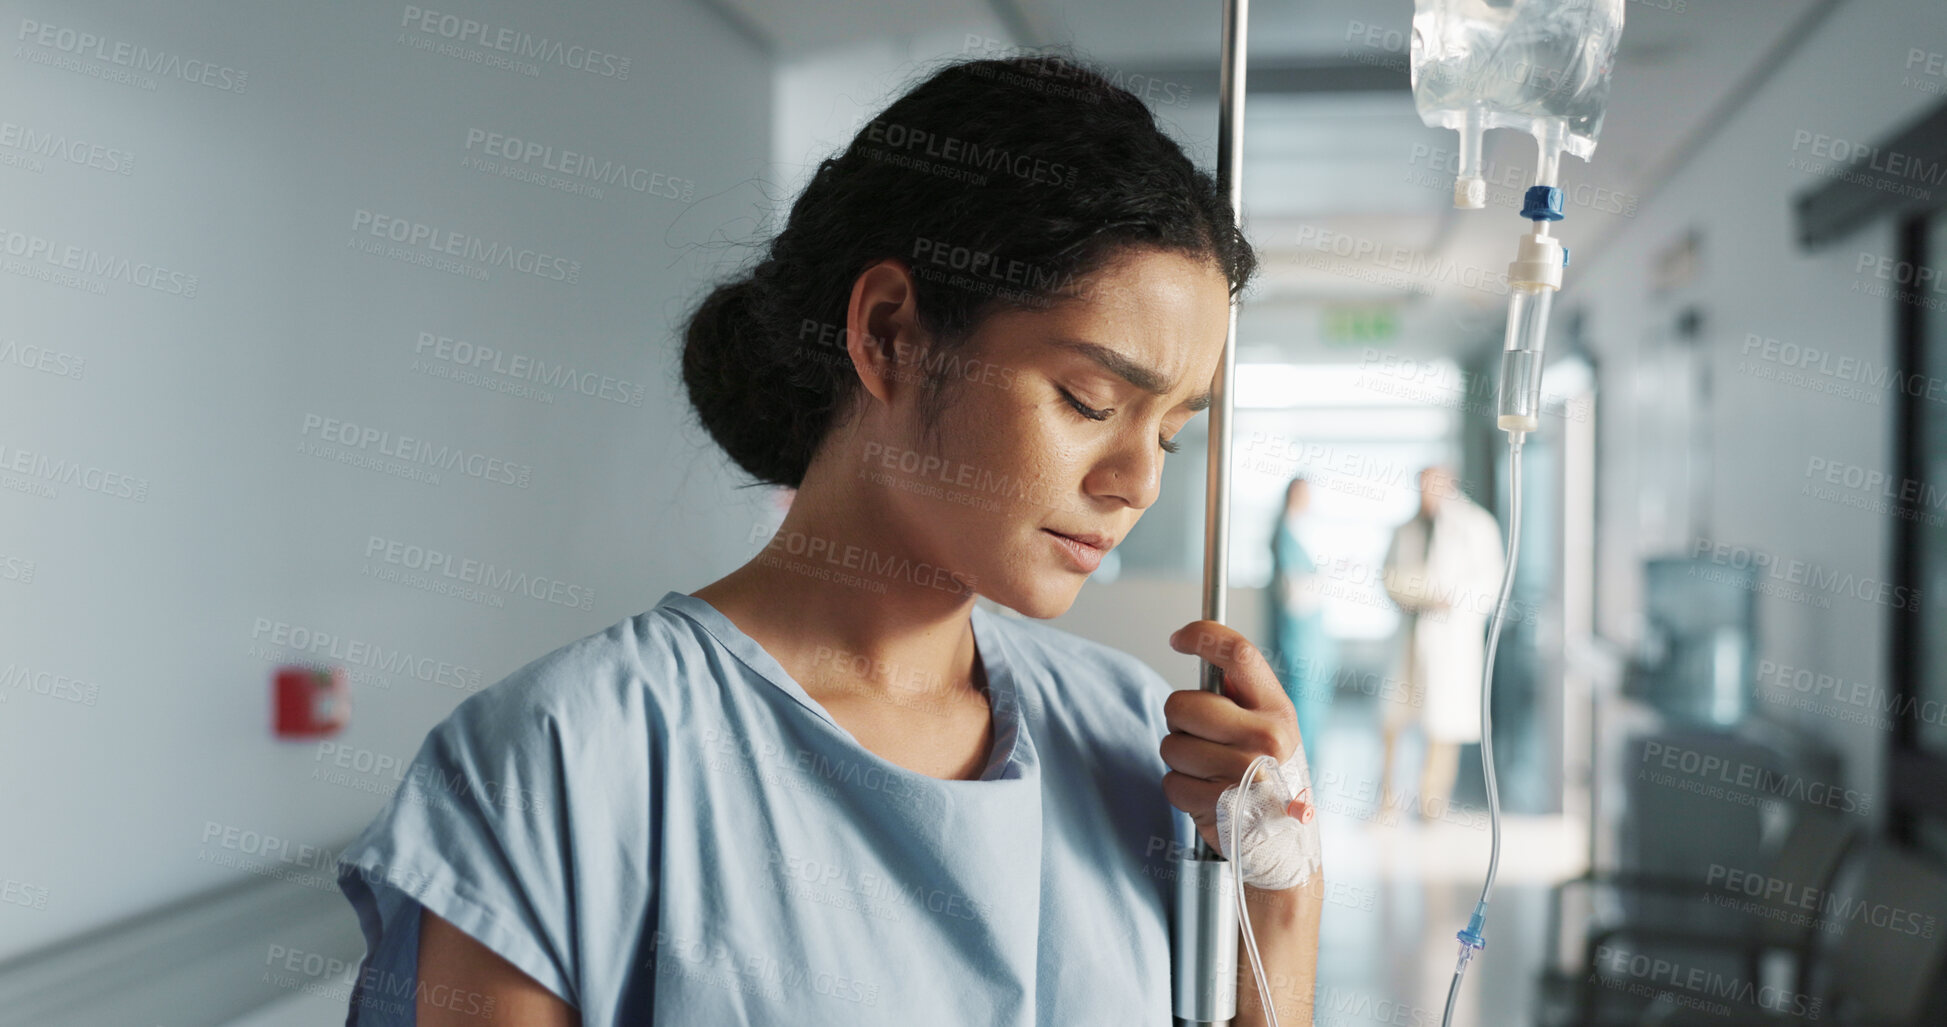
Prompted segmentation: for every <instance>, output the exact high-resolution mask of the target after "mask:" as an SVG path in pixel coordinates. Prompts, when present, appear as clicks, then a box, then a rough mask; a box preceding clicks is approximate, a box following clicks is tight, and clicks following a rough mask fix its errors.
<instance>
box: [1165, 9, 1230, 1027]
mask: <svg viewBox="0 0 1947 1027" xmlns="http://www.w3.org/2000/svg"><path fill="white" fill-rule="evenodd" d="M1222 2H1223V5H1224V28H1223V67H1222V70H1221V72H1220V73H1219V79H1218V92H1219V93H1220V97H1219V99H1218V114H1217V179H1218V181H1219V182H1221V183H1222V184H1223V186H1224V189H1225V191H1226V192H1227V193H1229V195H1230V208H1231V211H1232V212H1233V216H1234V217H1235V218H1236V219H1237V223H1238V225H1239V226H1240V227H1241V226H1242V224H1243V221H1244V178H1243V170H1242V169H1243V159H1242V158H1243V155H1244V47H1245V30H1246V28H1247V26H1248V23H1249V20H1250V0H1222ZM1236 370H1237V302H1236V300H1235V299H1233V300H1232V301H1231V304H1230V330H1229V332H1228V334H1226V335H1225V337H1224V358H1223V362H1222V365H1221V366H1220V367H1219V369H1218V372H1217V380H1216V381H1215V382H1213V383H1212V384H1211V389H1210V391H1211V397H1210V456H1209V469H1208V475H1207V477H1206V478H1205V494H1204V510H1203V619H1205V620H1212V621H1216V622H1217V623H1219V624H1222V623H1224V617H1225V606H1226V605H1227V604H1226V599H1227V598H1228V596H1227V594H1226V590H1227V589H1228V587H1229V581H1230V413H1231V393H1230V387H1231V382H1232V381H1233V379H1234V378H1235V375H1236ZM1198 687H1200V688H1202V689H1203V690H1204V691H1206V692H1216V693H1218V694H1219V695H1221V694H1223V691H1224V672H1223V670H1222V669H1221V668H1219V667H1217V665H1215V664H1213V663H1210V662H1208V661H1202V662H1201V679H1200V681H1199V684H1198ZM1232 870H1233V868H1232V866H1231V864H1230V862H1229V861H1227V860H1225V859H1224V858H1223V855H1222V854H1221V853H1219V852H1218V851H1217V850H1216V849H1214V848H1212V847H1211V846H1210V843H1209V842H1207V841H1204V839H1203V836H1202V835H1201V834H1198V835H1197V836H1196V843H1195V850H1194V851H1193V852H1191V853H1190V854H1189V855H1187V856H1181V857H1178V859H1177V860H1176V910H1175V912H1176V924H1175V934H1176V937H1175V944H1174V946H1173V948H1172V960H1171V967H1170V975H1171V981H1172V987H1173V989H1174V992H1175V994H1174V999H1173V1003H1174V1013H1175V1027H1225V1025H1228V1024H1229V1023H1230V1022H1231V1019H1232V1018H1233V1017H1235V1016H1236V1015H1237V985H1238V977H1237V941H1238V923H1237V896H1236V893H1235V891H1234V890H1233V889H1236V888H1239V887H1242V885H1241V884H1240V883H1239V882H1238V880H1237V877H1236V875H1235V874H1234V873H1233V872H1232Z"/></svg>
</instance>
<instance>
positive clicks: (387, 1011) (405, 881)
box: [338, 667, 580, 1027]
mask: <svg viewBox="0 0 1947 1027" xmlns="http://www.w3.org/2000/svg"><path fill="white" fill-rule="evenodd" d="M531 669H532V668H531V667H530V668H528V670H531ZM536 684H537V682H535V681H534V679H533V676H532V675H531V674H517V675H515V678H514V679H512V680H508V681H504V682H502V683H501V684H500V685H497V686H495V687H493V688H489V689H486V690H484V691H482V692H479V693H477V694H475V695H473V696H470V697H468V698H467V699H466V701H464V702H462V703H461V704H460V705H459V706H458V707H457V708H455V709H454V711H453V712H452V714H450V715H449V716H448V717H447V718H446V719H445V720H444V721H442V722H440V723H439V724H438V725H436V726H435V727H434V728H433V729H432V730H431V731H429V732H428V733H427V735H426V739H425V741H424V742H423V743H422V744H421V745H420V748H419V752H418V754H417V755H416V756H415V757H414V758H413V761H412V763H411V764H410V765H409V766H408V767H407V768H406V771H405V773H404V777H403V780H402V781H401V782H400V784H399V787H398V789H397V790H396V791H395V792H394V793H393V795H392V797H391V799H390V800H389V801H388V802H387V803H386V805H385V807H384V809H382V810H381V811H380V812H379V815H378V816H377V817H376V818H375V819H374V820H373V821H372V822H371V823H370V824H369V825H368V826H367V827H366V828H365V829H364V830H363V831H362V832H361V833H360V834H359V836H358V837H357V838H356V839H354V840H353V842H352V843H351V844H350V845H349V846H347V847H346V849H345V850H344V852H342V853H341V854H340V855H339V863H338V887H339V890H340V891H342V892H344V894H345V897H346V898H347V899H348V900H350V902H351V904H352V907H353V909H354V910H355V911H356V913H357V915H358V920H359V926H360V929H361V930H362V931H363V932H364V935H365V946H366V948H365V956H364V959H363V960H362V962H361V964H360V966H359V972H358V977H357V979H356V980H355V981H354V983H353V991H352V995H351V1006H350V1009H349V1012H348V1015H347V1018H346V1021H345V1022H346V1025H347V1027H375V1025H392V1024H404V1025H409V1024H412V1023H413V1022H414V1009H415V1001H416V993H417V992H418V991H419V990H421V988H420V985H419V981H418V968H417V962H418V945H419V921H420V913H421V912H422V911H423V910H431V911H432V912H434V913H435V914H437V915H439V916H440V917H441V918H442V919H445V920H446V921H448V922H450V923H451V924H453V925H454V926H455V927H457V928H459V929H460V930H461V931H464V932H465V933H466V934H468V935H469V936H471V937H472V938H474V939H475V940H477V941H479V942H480V943H481V944H483V945H485V946H486V947H487V948H489V949H492V950H493V951H494V952H496V953H498V954H499V955H500V956H501V957H502V958H504V959H506V960H507V961H508V962H510V963H512V964H513V965H514V966H516V967H518V968H520V970H521V971H522V972H524V973H526V974H527V975H528V976H530V977H532V978H534V979H535V980H536V981H538V982H539V983H540V984H541V985H542V986H543V987H545V988H547V989H548V990H549V991H551V992H553V993H554V994H556V995H558V996H560V997H561V998H562V999H563V1000H565V1001H567V1002H568V1003H569V1004H570V1005H575V1006H577V1008H579V1002H578V1001H577V996H576V990H575V985H576V982H577V981H578V980H579V979H580V974H579V969H580V968H579V967H578V965H577V956H576V952H575V946H574V934H573V924H572V922H571V921H572V918H573V910H574V909H575V902H574V898H575V897H574V895H573V888H574V886H575V882H574V881H573V879H572V874H571V868H572V865H573V864H572V862H571V860H570V854H569V852H568V846H569V841H568V839H569V832H568V830H567V823H568V821H569V810H568V807H567V798H568V795H567V788H566V784H565V781H564V780H563V778H564V771H563V767H564V764H565V760H564V752H563V737H562V735H563V733H562V731H561V724H560V720H559V718H558V717H557V716H556V715H555V713H554V712H553V711H552V710H550V709H549V708H548V705H547V704H545V703H544V702H542V701H541V690H540V689H539V688H537V687H535V685H536ZM423 990H425V991H427V992H428V996H429V1000H430V1001H434V1002H438V1003H440V1004H442V1005H447V1006H449V1007H451V1008H454V1009H456V1010H458V1011H463V1012H464V1011H471V1012H473V1013H475V1014H477V1015H487V1016H491V1015H492V1012H493V1011H492V1009H491V1003H492V1000H491V999H490V998H487V997H486V996H482V995H478V994H469V993H467V992H465V991H463V990H456V989H452V988H448V987H443V986H441V985H439V983H438V982H430V983H429V984H428V985H426V987H425V988H424V989H423ZM483 1005H484V1007H485V1008H483Z"/></svg>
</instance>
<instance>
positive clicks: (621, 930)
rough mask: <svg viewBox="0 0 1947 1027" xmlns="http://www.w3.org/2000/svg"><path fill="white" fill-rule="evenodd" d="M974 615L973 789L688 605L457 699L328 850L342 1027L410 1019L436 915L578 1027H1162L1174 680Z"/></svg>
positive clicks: (1165, 1024)
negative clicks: (355, 922)
mask: <svg viewBox="0 0 1947 1027" xmlns="http://www.w3.org/2000/svg"><path fill="white" fill-rule="evenodd" d="M972 618H973V630H974V639H975V644H976V646H977V647H978V650H979V658H980V659H981V661H982V663H983V665H984V666H985V668H986V673H987V679H988V687H989V692H990V699H991V702H990V705H991V708H992V711H993V714H992V715H993V720H994V748H993V752H992V755H991V757H990V759H989V760H988V763H987V766H986V769H985V772H984V773H982V774H981V776H980V779H979V780H975V781H947V780H942V779H939V778H933V777H928V776H926V775H923V774H919V773H917V772H914V771H910V770H907V769H905V768H903V767H900V766H899V765H897V764H894V763H892V762H890V761H887V760H885V759H883V758H881V757H880V756H878V755H876V754H874V753H872V752H870V751H869V750H867V749H865V748H864V747H863V746H861V745H860V744H859V743H858V741H857V740H856V739H855V738H854V737H853V736H852V734H851V733H850V732H848V731H847V730H845V729H844V728H843V727H841V726H840V725H839V724H838V722H837V721H835V720H833V719H832V718H831V716H830V715H829V714H828V713H826V712H825V710H824V708H823V707H821V706H819V705H818V704H817V703H816V702H815V701H813V700H812V699H811V698H810V696H809V695H807V694H806V693H805V691H804V690H803V689H802V688H801V687H799V685H798V684H797V683H796V682H795V681H793V680H792V679H791V678H790V676H789V675H788V674H786V673H785V671H784V668H783V667H782V666H781V665H780V664H778V662H777V661H776V660H775V659H773V658H772V657H771V656H770V655H769V653H767V652H766V651H765V650H764V649H763V648H762V647H760V646H759V645H758V644H757V643H756V641H755V640H753V639H752V638H750V636H748V635H745V634H744V633H743V632H742V631H740V630H738V628H737V627H736V626H735V624H733V623H732V622H731V621H730V619H729V618H727V617H725V616H724V615H723V614H721V613H720V612H718V611H717V610H716V608H715V607H712V606H711V605H709V604H708V603H706V602H704V601H703V600H701V599H698V598H696V597H694V596H690V595H687V594H684V593H681V592H674V591H672V592H669V593H668V594H666V595H664V596H663V598H662V599H661V601H659V602H658V603H657V604H656V605H655V606H654V607H653V608H651V609H650V610H648V611H646V612H644V613H641V614H637V615H635V616H632V617H630V618H628V619H625V620H623V621H621V622H619V623H617V624H615V625H613V626H612V627H610V628H608V629H607V630H605V631H602V632H600V633H598V634H594V635H589V636H587V637H584V638H581V639H579V640H576V641H574V642H570V643H568V644H566V645H563V646H561V647H560V648H558V649H556V650H554V651H553V652H550V653H548V654H546V655H544V656H541V657H539V658H538V659H535V660H534V661H532V662H530V663H528V664H527V665H525V666H523V667H521V668H520V669H518V670H516V671H514V672H513V673H512V674H510V675H508V676H507V677H506V678H505V679H503V680H501V681H500V682H498V683H497V684H495V685H494V686H493V687H491V688H487V689H485V690H483V691H481V692H479V693H477V694H475V695H473V696H470V697H468V698H467V699H466V700H465V701H463V702H462V703H460V704H459V706H458V707H456V708H455V709H454V711H453V712H452V714H451V715H449V716H448V717H447V718H446V719H445V720H444V721H442V722H440V723H439V724H437V725H435V726H434V727H433V729H432V730H431V731H430V732H428V734H427V736H426V739H425V742H424V743H423V744H422V745H421V747H420V749H419V752H418V754H417V755H416V756H415V758H414V760H413V763H412V765H411V767H410V768H409V769H408V771H407V773H406V774H405V775H404V779H403V780H402V782H401V784H400V786H399V788H398V790H397V791H396V792H395V793H394V794H393V796H392V797H391V799H390V800H389V801H388V802H387V804H386V806H385V807H384V809H383V810H381V811H380V813H379V814H378V816H377V817H376V818H375V819H374V820H373V821H372V822H371V823H370V824H369V825H368V826H367V827H366V828H365V829H364V831H363V832H361V833H360V835H359V836H358V838H357V839H356V840H355V841H354V842H353V843H352V844H351V845H350V846H348V847H347V848H346V849H345V851H344V852H343V853H342V854H341V856H340V862H339V880H338V883H339V887H340V888H341V889H342V890H343V891H344V893H345V895H346V897H347V898H348V899H349V900H350V902H351V904H352V906H353V907H354V909H355V910H356V912H357V914H358V919H359V923H360V925H361V927H362V929H363V931H364V934H365V942H366V953H365V957H364V960H363V962H362V963H361V965H360V968H359V974H358V976H357V978H356V979H355V981H354V988H355V990H354V991H353V993H352V997H351V1003H350V1008H349V1011H348V1018H347V1021H346V1022H347V1024H348V1025H352V1027H365V1025H376V1024H410V1023H412V1022H413V1010H414V1002H415V997H414V992H415V990H416V988H417V984H418V982H417V975H416V965H415V964H416V957H417V949H418V927H419V912H420V910H421V909H422V908H424V909H430V910H432V911H433V912H434V913H436V914H438V915H439V916H441V917H443V918H445V919H446V920H448V921H450V922H452V923H453V924H454V925H456V926H457V927H458V928H459V929H460V930H462V931H465V932H466V933H467V934H468V935H470V936H472V937H474V938H476V939H478V940H479V941H480V942H482V943H483V944H485V945H486V946H487V947H488V948H490V949H492V950H494V951H495V952H497V953H499V954H500V955H501V956H503V957H505V958H506V959H507V960H508V961H509V962H511V963H513V964H514V965H515V966H517V967H519V968H520V969H521V970H522V971H524V972H526V973H527V974H528V975H529V976H531V977H533V978H534V979H535V980H536V981H539V982H540V983H541V984H542V985H543V986H545V987H546V988H547V989H548V990H549V991H551V992H553V993H555V994H556V995H559V996H561V997H562V998H563V999H565V1000H567V1001H568V1002H569V1003H570V1004H571V1005H574V1006H575V1007H577V1008H578V1009H579V1010H580V1011H581V1017H582V1023H583V1024H584V1025H585V1027H594V1025H597V1024H611V1023H621V1024H652V1023H653V1024H672V1025H676V1024H680V1025H699V1027H731V1025H736V1024H754V1025H771V1024H778V1025H791V1027H810V1025H819V1024H834V1025H836V1024H844V1025H847V1027H869V1025H875V1024H886V1025H892V1024H899V1025H902V1027H905V1025H911V1024H926V1025H929V1027H954V1025H968V1027H976V1025H977V1027H992V1025H1008V1027H1030V1025H1041V1027H1055V1025H1060V1027H1076V1025H1088V1024H1114V1025H1118V1027H1134V1025H1154V1027H1169V1025H1170V1023H1171V1019H1170V961H1169V951H1170V937H1171V932H1170V921H1171V919H1172V916H1173V914H1172V912H1171V905H1170V898H1171V894H1172V891H1171V889H1172V881H1171V876H1172V873H1173V858H1174V856H1175V855H1176V854H1177V853H1179V852H1182V851H1184V847H1185V846H1187V845H1189V844H1190V843H1191V841H1192V839H1193V837H1194V834H1193V831H1194V827H1193V825H1192V824H1191V821H1190V819H1189V817H1188V816H1187V815H1186V814H1184V813H1182V812H1180V811H1178V810H1176V809H1174V808H1173V807H1171V806H1170V805H1169V803H1168V800H1166V799H1165V798H1164V796H1163V790H1162V778H1163V775H1164V773H1165V772H1166V771H1167V770H1168V767H1167V766H1166V765H1165V764H1164V763H1163V761H1162V757H1161V755H1160V754H1159V753H1158V750H1157V744H1158V743H1159V742H1160V741H1161V740H1162V738H1163V736H1164V735H1165V734H1167V733H1168V730H1169V729H1168V727H1167V725H1166V724H1165V722H1164V719H1163V700H1164V698H1166V697H1167V695H1168V694H1169V692H1170V689H1171V686H1170V685H1169V684H1168V683H1167V682H1166V681H1164V680H1163V678H1162V677H1161V675H1159V674H1157V673H1156V672H1155V671H1154V670H1153V669H1151V668H1150V667H1149V666H1147V665H1146V664H1144V663H1143V662H1142V661H1140V660H1138V659H1136V658H1135V657H1133V656H1130V655H1128V654H1127V653H1123V652H1121V651H1119V650H1116V649H1113V648H1110V647H1107V646H1103V645H1100V644H1097V643H1094V642H1091V641H1087V640H1084V639H1081V638H1079V637H1076V636H1074V635H1071V634H1069V633H1067V632H1063V631H1060V630H1058V629H1056V628H1054V627H1052V626H1051V625H1047V624H1043V623H1040V622H1036V621H1030V620H1022V619H1015V618H1009V617H1001V616H997V615H995V614H993V613H990V612H988V611H987V610H986V609H984V608H982V607H980V606H975V607H974V608H973V611H972ZM425 990H426V991H427V994H428V997H429V999H430V1000H432V1001H437V1002H441V1003H443V1004H446V1005H450V1006H452V1007H454V1008H456V1009H460V1010H462V1011H475V1012H477V1011H479V1010H478V1008H477V1007H478V1006H479V1005H480V1004H481V997H480V996H477V995H468V994H465V993H462V992H455V991H448V990H441V989H435V988H433V987H430V986H429V987H427V988H426V989H425ZM469 1007H473V1008H469Z"/></svg>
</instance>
